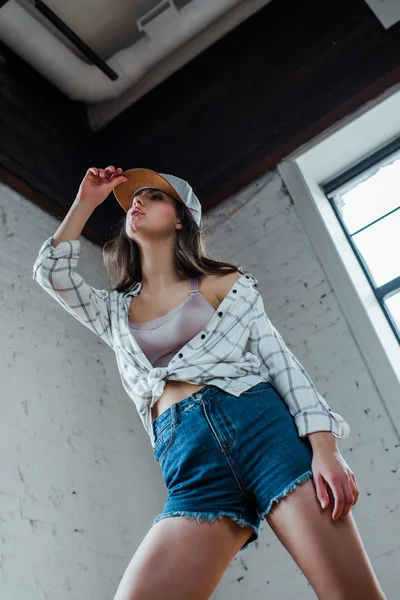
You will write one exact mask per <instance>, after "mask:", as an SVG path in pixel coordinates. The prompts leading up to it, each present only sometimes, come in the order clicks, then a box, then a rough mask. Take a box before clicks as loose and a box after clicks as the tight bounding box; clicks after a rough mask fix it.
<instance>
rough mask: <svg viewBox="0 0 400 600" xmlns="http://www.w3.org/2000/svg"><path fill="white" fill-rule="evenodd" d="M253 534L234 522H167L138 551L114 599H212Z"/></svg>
mask: <svg viewBox="0 0 400 600" xmlns="http://www.w3.org/2000/svg"><path fill="white" fill-rule="evenodd" d="M251 535H252V530H251V529H250V528H249V527H241V526H240V525H238V524H237V523H236V522H235V521H233V519H230V518H229V517H223V518H222V519H219V518H218V519H216V520H215V521H214V522H213V523H211V522H210V521H201V522H200V523H199V522H198V521H197V520H196V519H194V520H192V519H189V518H187V517H169V518H166V519H162V520H161V521H158V523H156V524H155V525H154V526H153V527H152V528H151V529H150V531H149V532H148V533H147V535H146V537H145V538H144V539H143V541H142V543H141V544H140V546H139V548H138V550H137V551H136V552H135V554H134V556H133V558H132V560H131V562H130V563H129V565H128V567H127V569H126V571H125V573H124V575H123V577H122V579H121V582H120V584H119V587H118V590H117V593H116V595H115V596H114V600H154V599H155V598H163V600H207V599H208V598H209V597H210V596H211V594H212V592H213V591H214V589H215V588H216V587H217V585H218V582H219V581H220V579H221V577H222V575H223V574H224V572H225V570H226V569H227V567H228V565H229V563H230V562H231V560H232V559H233V558H234V556H235V555H236V554H237V552H238V551H239V550H240V548H241V547H242V546H243V544H244V543H245V542H246V541H247V540H248V539H249V538H250V536H251Z"/></svg>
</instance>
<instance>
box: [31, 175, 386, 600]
mask: <svg viewBox="0 0 400 600" xmlns="http://www.w3.org/2000/svg"><path fill="white" fill-rule="evenodd" d="M111 191H113V192H114V195H115V197H116V199H117V200H118V202H119V203H120V205H121V206H122V208H123V209H124V210H125V212H126V216H124V217H123V219H122V221H121V223H120V230H119V233H118V234H117V235H116V236H115V237H114V238H112V239H110V240H108V241H107V242H106V243H105V245H104V247H103V255H104V262H105V266H106V268H107V270H108V272H109V274H110V275H111V278H112V279H113V290H111V291H108V290H98V289H96V288H93V287H91V286H90V285H89V284H87V283H86V282H85V281H84V280H83V279H82V277H81V276H80V275H79V274H78V273H77V272H76V271H75V266H76V264H77V261H78V258H79V251H80V244H79V236H80V234H81V232H82V229H83V227H84V225H85V223H86V221H87V219H88V218H89V216H90V215H91V213H92V212H93V211H94V210H95V208H96V207H97V206H99V205H100V204H101V203H102V202H103V201H104V200H105V199H106V198H107V197H108V195H109V194H110V192H111ZM201 220H202V216H201V205H200V202H199V201H198V198H197V197H196V195H195V194H194V193H193V190H192V188H191V186H190V185H189V184H188V183H187V182H186V181H184V180H182V179H180V178H178V177H175V176H172V175H166V174H160V173H156V172H154V171H151V170H150V169H130V170H128V171H125V172H124V173H122V169H121V168H117V169H116V168H115V167H114V166H113V165H110V166H108V167H107V168H106V169H101V168H95V167H91V168H90V169H88V170H87V172H86V174H85V177H84V178H83V181H82V183H81V185H80V187H79V191H78V194H77V197H76V199H75V201H74V203H73V205H72V206H71V209H70V210H69V212H68V214H67V215H66V217H65V219H64V221H63V222H62V223H61V225H60V226H59V228H58V229H57V231H56V233H55V234H54V236H52V237H50V238H49V239H48V240H46V242H45V243H44V244H43V246H42V248H41V249H40V251H39V255H38V257H37V259H36V261H35V264H34V273H33V277H34V279H36V280H37V281H38V282H39V284H40V285H42V287H43V288H44V289H45V290H46V291H47V292H48V293H50V294H51V295H52V296H53V297H54V298H55V299H56V300H57V301H58V302H60V304H61V305H62V306H63V307H64V308H65V309H66V310H68V311H69V312H70V313H71V314H73V315H74V316H75V317H76V318H77V319H78V320H79V321H80V322H82V323H83V324H84V325H85V326H87V327H88V328H90V329H91V330H92V331H93V332H95V333H96V334H97V335H98V336H99V337H100V338H101V339H103V341H105V342H106V343H107V344H108V345H109V346H110V347H111V348H112V349H113V350H114V351H115V355H116V359H117V363H118V367H119V372H120V375H121V380H122V383H123V385H124V387H125V389H126V391H127V393H128V394H129V395H130V396H131V398H132V399H133V400H134V402H135V404H136V407H137V409H138V411H139V414H140V416H141V418H142V421H143V424H144V426H145V428H146V430H147V432H148V434H149V436H150V438H151V441H152V445H153V451H154V456H155V459H156V460H157V461H158V462H159V464H160V468H161V471H162V474H163V477H164V480H165V483H166V487H167V489H168V498H167V501H166V504H165V506H164V510H163V512H162V513H161V515H158V516H157V517H156V519H155V520H154V523H153V526H152V527H151V528H150V531H149V532H148V534H147V535H146V537H145V539H144V540H143V542H142V544H141V545H140V547H139V548H138V550H137V551H136V553H135V554H134V556H133V558H132V560H131V562H130V564H129V565H128V567H127V569H126V571H125V573H124V575H123V577H122V580H121V582H120V585H119V588H118V590H117V593H116V596H115V598H114V600H133V599H135V600H142V599H143V600H145V599H150V598H155V597H158V596H159V595H160V590H162V596H163V598H165V599H170V598H171V599H172V598H173V599H174V600H178V599H179V598H181V599H182V600H183V599H185V600H186V599H188V598H190V599H191V600H197V599H198V600H203V599H206V598H209V597H210V595H211V594H212V592H213V590H214V589H215V588H216V586H217V584H218V582H219V581H220V579H221V577H222V575H223V574H224V572H225V570H226V568H227V567H228V565H229V563H230V562H231V560H232V559H233V557H234V556H235V555H236V553H237V552H238V551H239V550H244V549H245V548H247V547H248V545H249V544H250V543H252V542H254V541H255V540H257V538H258V535H259V525H260V522H261V519H262V518H265V519H266V520H267V522H268V523H269V525H270V526H271V528H272V530H273V531H274V532H275V534H276V536H277V537H278V539H279V540H280V541H281V543H282V544H283V545H284V547H285V548H286V549H287V550H288V552H289V553H290V554H291V556H292V558H293V559H294V560H295V562H296V563H297V565H298V566H299V568H300V569H301V570H302V572H303V573H304V575H305V577H306V578H307V579H308V581H309V582H310V584H311V586H312V587H313V589H314V591H315V593H316V594H317V596H318V598H321V599H324V600H328V599H329V600H330V599H334V598H335V599H336V598H339V597H340V598H342V599H347V598H349V600H350V599H351V600H357V599H360V600H361V599H363V600H366V599H368V600H375V599H378V598H379V599H382V598H385V596H384V594H383V591H382V589H381V587H380V586H379V583H378V581H377V578H376V576H375V573H374V571H373V568H372V565H371V563H370V561H369V559H368V557H367V555H366V552H365V549H364V546H363V544H362V541H361V538H360V536H359V533H358V530H357V528H356V525H355V522H354V519H353V516H352V514H351V512H350V509H351V507H352V506H354V505H355V504H356V502H357V500H358V495H359V492H358V487H357V483H356V480H355V477H354V474H353V472H352V471H351V469H350V468H349V466H348V465H347V463H346V461H345V460H344V458H343V457H342V455H341V453H340V450H339V448H338V445H337V442H336V439H340V438H341V439H345V438H347V437H348V435H349V431H350V428H349V426H348V424H347V423H346V421H345V420H344V419H343V418H342V417H341V416H340V415H338V414H337V413H334V412H333V411H332V410H331V408H330V407H329V406H328V405H327V403H326V402H325V400H324V399H323V398H322V396H320V394H319V393H318V392H317V391H316V389H315V386H314V384H313V382H312V380H311V378H310V376H309V374H308V373H307V371H306V370H305V369H304V367H303V366H302V365H301V364H300V363H299V361H298V360H297V358H296V357H295V356H294V355H293V353H292V352H291V351H290V350H289V348H288V347H287V346H286V344H285V343H284V341H283V339H282V337H281V336H280V334H279V332H278V331H277V330H276V328H275V327H274V326H273V325H272V323H271V321H270V320H269V318H268V316H267V315H266V313H265V310H264V305H263V302H262V298H261V295H260V294H259V293H258V291H257V290H256V289H255V288H254V286H255V285H256V284H257V280H256V279H255V278H254V277H253V276H251V275H250V274H245V273H244V272H243V271H242V269H241V268H240V267H239V266H235V265H233V264H230V263H226V262H222V261H217V260H213V259H211V258H209V257H208V256H206V253H205V246H204V241H203V238H202V230H201ZM324 505H325V508H324ZM178 565H179V566H178Z"/></svg>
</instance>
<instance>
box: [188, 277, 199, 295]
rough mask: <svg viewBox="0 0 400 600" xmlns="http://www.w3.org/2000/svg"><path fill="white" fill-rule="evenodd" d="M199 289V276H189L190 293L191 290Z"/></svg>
mask: <svg viewBox="0 0 400 600" xmlns="http://www.w3.org/2000/svg"><path fill="white" fill-rule="evenodd" d="M198 289H199V278H198V277H191V278H190V292H189V293H190V294H192V293H193V292H197V291H198Z"/></svg>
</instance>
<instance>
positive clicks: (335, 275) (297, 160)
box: [278, 86, 400, 435]
mask: <svg viewBox="0 0 400 600" xmlns="http://www.w3.org/2000/svg"><path fill="white" fill-rule="evenodd" d="M399 114H400V86H395V88H391V89H390V90H388V91H387V92H386V93H385V94H383V95H381V96H380V97H378V98H377V99H375V100H374V101H373V102H370V103H368V104H367V105H366V106H364V107H362V108H361V109H359V110H358V111H356V112H355V113H353V114H352V115H350V116H348V117H346V118H345V119H343V120H342V121H340V122H339V123H336V124H335V125H333V126H332V127H331V128H329V129H327V130H326V131H324V132H323V133H322V134H320V135H319V136H317V137H316V138H314V139H313V140H311V141H310V142H308V143H307V144H305V145H304V146H301V147H300V148H299V149H298V150H296V151H295V152H294V153H293V154H291V155H289V156H288V157H286V158H285V159H284V160H283V161H282V162H281V163H280V164H279V165H278V171H279V173H280V175H281V177H282V179H283V181H284V184H285V185H286V188H287V190H288V192H289V194H290V196H291V198H292V200H293V202H294V205H295V206H296V209H297V211H298V214H299V218H300V220H301V222H302V225H303V227H304V229H305V231H306V232H307V234H308V236H309V239H310V242H311V244H312V245H313V247H314V249H315V252H316V255H317V257H318V259H319V260H320V263H321V266H322V268H323V269H324V271H325V273H326V275H327V277H328V279H329V281H330V283H331V285H332V288H333V289H334V291H335V295H336V298H337V300H338V302H339V304H340V306H341V309H342V311H343V314H344V316H345V318H346V320H347V323H348V325H349V328H350V330H351V331H352V333H353V335H354V338H355V341H356V343H357V345H358V348H359V351H360V354H361V356H362V357H363V358H364V361H365V364H366V366H367V368H368V370H369V372H370V374H371V377H372V379H373V381H374V383H375V386H376V390H377V393H378V394H379V395H380V397H381V400H382V403H383V405H384V406H385V407H386V409H387V412H388V415H389V418H390V419H391V421H392V424H393V426H394V428H395V429H396V431H397V433H398V434H399V435H400V401H399V399H400V344H399V339H398V335H397V334H396V332H395V331H394V326H392V324H391V323H390V319H388V315H387V312H386V311H385V310H382V301H379V298H378V297H377V295H376V293H375V291H374V286H373V285H371V281H370V278H369V277H368V273H367V272H366V269H365V268H364V267H363V265H362V264H361V263H362V261H360V258H359V256H358V253H357V252H355V251H354V244H352V243H350V241H349V236H348V235H347V233H346V231H345V228H344V227H343V223H342V220H341V218H338V215H337V213H336V211H335V207H334V206H333V204H334V203H333V202H332V201H331V200H330V199H329V198H328V197H327V196H328V195H329V192H331V191H332V189H334V188H335V187H336V188H337V187H338V183H339V184H340V183H341V184H343V182H344V181H345V179H346V178H349V177H354V176H355V174H356V173H358V174H359V173H360V172H361V171H365V169H366V168H370V167H371V165H372V164H376V163H377V162H378V161H381V160H383V159H384V158H385V157H386V156H389V155H390V154H392V153H393V151H394V150H397V149H398V147H399V146H400V120H399V119H398V115H399ZM378 289H379V288H378ZM382 291H384V290H381V292H380V293H382ZM389 314H390V313H389Z"/></svg>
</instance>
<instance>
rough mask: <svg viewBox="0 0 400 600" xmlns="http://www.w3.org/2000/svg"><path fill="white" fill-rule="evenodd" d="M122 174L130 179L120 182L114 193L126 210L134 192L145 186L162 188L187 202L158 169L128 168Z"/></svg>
mask: <svg viewBox="0 0 400 600" xmlns="http://www.w3.org/2000/svg"><path fill="white" fill-rule="evenodd" d="M121 175H124V177H127V179H128V181H123V182H122V183H119V184H118V185H117V186H116V187H115V188H114V189H113V193H114V196H115V197H116V199H117V200H118V202H119V204H120V205H121V206H122V208H123V209H124V211H125V212H128V210H129V208H130V205H131V200H132V196H133V194H134V193H135V192H136V191H137V190H138V189H140V188H144V187H154V188H157V189H158V190H162V191H163V192H166V193H167V194H169V195H170V196H172V197H173V198H176V200H178V201H179V202H182V204H185V202H184V201H183V200H182V198H181V197H180V195H179V194H178V192H177V191H176V189H175V188H174V187H173V186H172V185H171V184H170V182H169V181H168V180H167V179H165V178H164V177H163V176H162V175H160V174H159V173H157V172H156V171H152V170H151V169H128V170H127V171H124V172H123V173H121Z"/></svg>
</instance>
